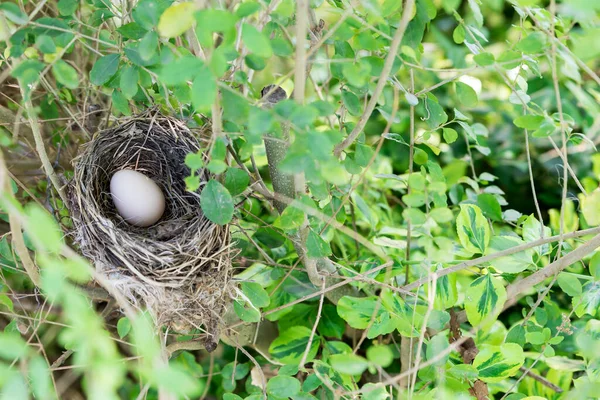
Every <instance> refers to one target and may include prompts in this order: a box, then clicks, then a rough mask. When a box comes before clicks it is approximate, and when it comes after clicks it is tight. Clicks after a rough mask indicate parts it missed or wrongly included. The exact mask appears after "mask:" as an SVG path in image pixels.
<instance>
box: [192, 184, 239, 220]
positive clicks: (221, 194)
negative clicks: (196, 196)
mask: <svg viewBox="0 0 600 400" xmlns="http://www.w3.org/2000/svg"><path fill="white" fill-rule="evenodd" d="M200 205H201V206H202V211H203V212H204V215H206V218H208V219H209V220H211V221H212V222H214V223H215V224H219V225H224V224H226V223H228V222H229V221H231V218H232V217H233V209H234V207H233V199H232V198H231V194H230V193H229V191H228V190H227V189H226V188H225V187H224V186H223V185H222V184H220V183H219V182H217V181H215V180H211V181H209V182H208V183H207V184H206V186H204V188H203V189H202V194H201V196H200Z"/></svg>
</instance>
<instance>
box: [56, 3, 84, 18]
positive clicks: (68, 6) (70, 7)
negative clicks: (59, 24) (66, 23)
mask: <svg viewBox="0 0 600 400" xmlns="http://www.w3.org/2000/svg"><path fill="white" fill-rule="evenodd" d="M56 5H57V7H58V12H59V13H60V15H63V16H67V15H73V13H74V12H75V11H76V10H77V7H79V1H78V0H60V1H59V2H58V3H57V4H56Z"/></svg>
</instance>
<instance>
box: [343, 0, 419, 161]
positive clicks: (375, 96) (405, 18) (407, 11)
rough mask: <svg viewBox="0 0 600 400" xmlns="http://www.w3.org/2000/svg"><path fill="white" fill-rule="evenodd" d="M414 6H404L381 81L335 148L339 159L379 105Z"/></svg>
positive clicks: (409, 1)
mask: <svg viewBox="0 0 600 400" xmlns="http://www.w3.org/2000/svg"><path fill="white" fill-rule="evenodd" d="M414 6H415V0H406V4H405V5H404V9H403V10H402V18H401V19H400V25H399V26H398V29H397V30H396V33H395V34H394V40H392V43H391V45H390V52H389V53H388V55H387V57H386V58H385V62H384V64H383V68H382V70H381V75H380V77H379V81H378V82H377V86H376V87H375V90H374V91H373V93H372V94H371V98H370V99H369V103H368V104H367V107H366V109H365V112H364V113H363V114H362V115H361V117H360V119H359V120H358V122H357V123H356V126H355V127H354V129H353V130H352V132H351V133H350V135H348V137H347V138H346V139H344V141H343V142H341V143H340V144H338V145H337V146H336V147H335V149H334V151H333V154H334V155H335V156H336V157H339V156H340V154H342V151H344V150H345V149H346V148H347V147H348V146H350V145H351V144H352V143H353V142H354V141H355V140H356V138H357V137H358V135H360V133H361V132H362V130H363V129H364V127H365V125H366V124H367V121H368V120H369V118H370V117H371V114H372V113H373V110H374V109H375V106H376V105H377V101H378V100H379V96H380V95H381V92H382V91H383V88H384V87H385V84H386V83H387V79H388V77H389V75H390V72H391V71H392V67H393V65H394V61H395V60H396V54H398V48H399V47H400V43H401V42H402V38H403V37H404V32H405V31H406V27H407V26H408V23H409V21H410V20H411V18H412V17H413V9H414Z"/></svg>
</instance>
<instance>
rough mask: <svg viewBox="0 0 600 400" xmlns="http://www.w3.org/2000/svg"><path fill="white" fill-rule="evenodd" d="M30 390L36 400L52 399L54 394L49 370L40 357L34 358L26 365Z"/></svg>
mask: <svg viewBox="0 0 600 400" xmlns="http://www.w3.org/2000/svg"><path fill="white" fill-rule="evenodd" d="M28 372H29V379H30V381H31V389H32V391H33V394H34V395H35V398H36V399H53V398H54V396H55V394H54V390H53V388H52V378H51V377H50V368H48V364H47V363H46V361H45V360H44V358H43V357H42V356H35V357H33V358H32V359H31V360H29V363H28Z"/></svg>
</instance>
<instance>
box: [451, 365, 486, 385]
mask: <svg viewBox="0 0 600 400" xmlns="http://www.w3.org/2000/svg"><path fill="white" fill-rule="evenodd" d="M448 372H449V373H450V375H452V376H454V377H456V378H458V379H460V380H461V381H467V380H468V381H474V380H475V379H477V377H478V376H479V372H478V371H477V368H475V367H474V366H472V365H471V364H458V365H453V366H452V367H451V368H450V369H449V370H448Z"/></svg>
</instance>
